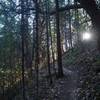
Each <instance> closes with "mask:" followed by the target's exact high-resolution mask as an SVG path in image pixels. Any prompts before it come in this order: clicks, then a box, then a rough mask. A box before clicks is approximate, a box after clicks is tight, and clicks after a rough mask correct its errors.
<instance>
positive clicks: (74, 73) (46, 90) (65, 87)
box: [5, 49, 100, 100]
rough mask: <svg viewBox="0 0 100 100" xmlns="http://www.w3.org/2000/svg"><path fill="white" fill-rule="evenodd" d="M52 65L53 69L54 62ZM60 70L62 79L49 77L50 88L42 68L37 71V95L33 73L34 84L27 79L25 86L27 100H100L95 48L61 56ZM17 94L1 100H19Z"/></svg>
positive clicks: (99, 64) (99, 59)
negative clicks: (62, 74) (61, 68)
mask: <svg viewBox="0 0 100 100" xmlns="http://www.w3.org/2000/svg"><path fill="white" fill-rule="evenodd" d="M55 65H56V66H57V64H56V63H55ZM63 71H64V77H63V78H60V79H57V78H56V77H55V76H53V77H52V78H53V84H52V85H51V86H50V84H48V78H47V77H46V75H47V73H46V72H47V70H45V68H44V69H43V70H41V71H40V73H39V88H38V89H39V90H38V92H39V93H38V96H37V94H36V79H35V76H36V74H35V73H34V75H33V76H34V78H32V79H34V81H33V80H32V79H29V78H28V84H26V86H27V87H26V98H27V100H100V54H99V52H98V51H97V50H96V49H91V50H90V49H89V50H86V51H81V50H79V51H78V50H77V49H76V50H73V51H71V52H68V53H65V54H64V55H63ZM31 80H32V81H31ZM18 86H19V85H18ZM14 90H16V89H14ZM21 92H22V91H19V92H17V94H18V95H16V96H15V99H14V98H12V99H5V100H22V96H21ZM7 93H8V92H7ZM12 93H13V92H11V94H12ZM37 97H38V99H37Z"/></svg>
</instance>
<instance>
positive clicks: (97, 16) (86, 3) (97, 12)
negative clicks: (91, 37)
mask: <svg viewBox="0 0 100 100" xmlns="http://www.w3.org/2000/svg"><path fill="white" fill-rule="evenodd" d="M77 1H78V2H79V3H80V4H81V6H82V7H83V8H84V9H85V10H86V12H87V13H88V14H89V16H90V17H91V20H92V23H93V27H94V30H95V32H96V33H95V35H96V37H97V43H98V49H99V50H100V9H98V6H97V4H96V0H77Z"/></svg>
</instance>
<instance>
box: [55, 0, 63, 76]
mask: <svg viewBox="0 0 100 100" xmlns="http://www.w3.org/2000/svg"><path fill="white" fill-rule="evenodd" d="M55 4H56V32H57V51H58V52H57V53H58V77H62V76H63V67H62V52H61V36H60V28H59V1H58V0H55Z"/></svg>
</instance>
